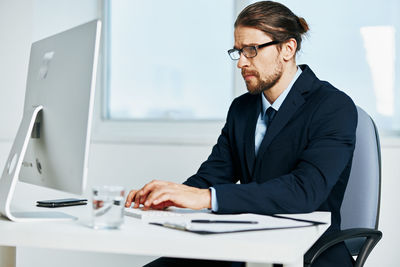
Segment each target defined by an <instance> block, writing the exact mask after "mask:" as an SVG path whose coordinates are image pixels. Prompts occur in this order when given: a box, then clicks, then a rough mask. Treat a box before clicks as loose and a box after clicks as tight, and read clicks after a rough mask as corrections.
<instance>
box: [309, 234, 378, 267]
mask: <svg viewBox="0 0 400 267" xmlns="http://www.w3.org/2000/svg"><path fill="white" fill-rule="evenodd" d="M357 237H365V238H367V239H366V240H365V241H364V244H363V246H362V248H361V250H360V252H359V254H358V257H357V261H356V264H355V266H363V265H364V262H365V260H366V259H367V257H368V255H369V253H370V252H371V251H372V249H373V248H374V247H375V245H376V244H377V243H378V242H379V240H380V239H381V238H382V232H381V231H379V230H375V229H369V228H352V229H346V230H341V231H338V232H334V233H332V234H328V235H326V236H323V237H322V238H320V239H319V240H318V241H317V242H316V243H315V244H314V245H313V246H312V247H311V248H310V249H309V250H308V251H307V253H306V254H305V255H304V266H305V267H307V266H311V264H312V263H313V262H314V261H315V260H316V259H317V258H318V256H319V255H321V253H322V252H324V251H325V250H327V249H328V248H330V247H332V246H334V245H336V244H338V243H340V242H343V241H345V240H348V239H353V238H357Z"/></svg>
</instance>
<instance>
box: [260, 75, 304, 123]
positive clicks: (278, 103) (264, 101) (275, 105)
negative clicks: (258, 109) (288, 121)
mask: <svg viewBox="0 0 400 267" xmlns="http://www.w3.org/2000/svg"><path fill="white" fill-rule="evenodd" d="M301 72H302V70H301V68H299V67H297V71H296V74H295V75H294V77H293V79H292V81H291V82H290V84H289V85H288V87H287V88H286V89H285V91H283V92H282V93H281V94H280V95H279V97H278V98H277V99H276V100H275V102H274V103H272V105H271V104H270V103H269V102H268V100H267V99H266V98H265V95H264V94H263V93H261V100H262V108H263V110H262V112H263V113H262V116H264V114H265V112H266V111H267V109H268V108H269V107H272V108H273V109H275V110H276V111H278V110H279V108H280V107H281V105H282V103H283V101H284V100H285V98H286V96H287V95H288V94H289V92H290V90H291V89H292V87H293V84H294V83H295V82H296V80H297V78H299V76H300V74H301Z"/></svg>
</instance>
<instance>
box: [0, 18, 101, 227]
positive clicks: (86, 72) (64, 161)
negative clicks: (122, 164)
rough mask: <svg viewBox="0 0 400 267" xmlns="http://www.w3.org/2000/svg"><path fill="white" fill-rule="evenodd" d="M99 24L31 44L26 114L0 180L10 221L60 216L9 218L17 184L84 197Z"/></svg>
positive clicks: (1, 203)
mask: <svg viewBox="0 0 400 267" xmlns="http://www.w3.org/2000/svg"><path fill="white" fill-rule="evenodd" d="M100 31H101V22H100V21H99V20H95V21H91V22H88V23H85V24H83V25H80V26H77V27H75V28H73V29H70V30H67V31H64V32H62V33H59V34H56V35H53V36H51V37H49V38H46V39H43V40H40V41H37V42H35V43H33V44H32V47H31V54H30V61H29V69H28V79H27V84H26V93H25V104H24V113H23V116H22V120H21V123H20V127H19V129H18V132H17V135H16V137H15V139H14V143H13V146H12V148H11V151H10V154H9V157H8V160H7V162H6V166H5V168H4V170H3V174H2V178H1V179H0V213H1V214H3V215H5V216H6V217H8V218H9V219H10V220H14V221H22V220H25V219H31V218H32V217H34V218H39V217H40V218H41V217H46V218H47V217H50V218H51V217H54V218H61V217H63V216H61V215H59V214H58V215H57V214H53V215H50V216H48V215H43V216H42V215H41V214H39V213H37V212H36V213H35V214H33V213H29V212H18V213H17V212H12V211H11V208H10V207H11V200H12V196H13V193H14V190H15V185H16V183H17V180H18V179H19V180H20V181H23V182H27V183H31V184H35V185H39V186H43V187H49V188H53V189H58V190H61V191H65V192H70V193H75V194H82V193H83V191H84V187H85V184H86V176H87V169H88V155H89V143H90V134H91V133H90V129H91V120H92V113H93V104H94V88H95V82H96V71H97V61H98V53H99V46H100Z"/></svg>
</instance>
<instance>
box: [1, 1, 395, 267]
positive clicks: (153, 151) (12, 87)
mask: <svg viewBox="0 0 400 267" xmlns="http://www.w3.org/2000/svg"><path fill="white" fill-rule="evenodd" d="M97 16H98V3H97V1H96V0H86V1H80V0H58V1H56V2H55V1H52V0H18V1H14V0H0V40H1V41H0V168H1V169H2V168H3V166H4V162H5V160H6V157H7V156H8V152H9V149H10V147H11V144H12V140H13V138H14V136H15V133H16V131H17V128H18V124H19V121H20V119H21V116H22V107H23V99H24V91H25V83H26V75H27V66H28V60H29V49H30V43H31V41H35V40H38V39H40V38H42V37H45V36H47V35H50V34H53V33H56V32H58V31H61V30H64V29H66V28H69V27H72V26H75V25H78V24H80V23H83V22H86V21H88V20H91V19H94V18H96V17H97ZM97 93H99V90H97ZM382 143H383V147H382V159H383V183H382V205H381V223H380V229H381V230H382V231H383V233H384V237H383V240H382V241H381V242H380V243H379V244H378V246H377V247H376V248H375V250H374V251H373V253H372V254H371V256H370V258H369V259H368V262H367V264H366V266H389V267H390V266H393V267H394V266H397V265H398V263H397V261H398V260H399V257H398V256H397V253H396V252H397V251H396V247H397V246H396V243H397V240H399V239H400V231H398V230H397V227H396V226H397V224H398V221H399V220H400V215H399V213H398V212H397V210H398V207H397V206H398V203H400V195H399V194H398V193H397V190H398V188H400V172H399V171H398V168H397V166H398V157H399V155H400V142H399V141H398V140H394V139H390V140H388V139H385V138H384V140H383V142H382ZM210 148H211V147H210V145H202V146H190V145H155V144H154V145H152V144H130V143H113V142H107V143H102V142H96V143H93V144H92V146H91V152H90V161H89V187H88V188H90V185H93V184H110V183H112V184H121V185H124V186H125V187H127V188H134V187H139V186H141V185H143V184H144V183H145V182H147V181H149V180H151V179H155V178H157V179H168V180H172V181H176V182H181V181H183V179H185V178H186V177H188V176H189V175H191V174H193V173H194V172H195V171H196V170H197V168H198V166H199V164H200V163H201V162H202V160H204V159H205V158H206V157H207V156H208V153H209V152H210ZM132 242H134V240H133V241H132ZM150 259H151V258H148V257H136V256H126V255H111V254H99V253H81V252H71V251H56V250H43V249H32V248H18V250H17V266H18V267H31V266H41V267H47V266H48V267H50V266H58V267H64V266H76V267H85V266H99V267H102V266H104V267H105V266H110V265H114V266H141V265H142V264H143V263H145V262H146V261H148V260H150Z"/></svg>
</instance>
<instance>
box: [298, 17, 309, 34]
mask: <svg viewBox="0 0 400 267" xmlns="http://www.w3.org/2000/svg"><path fill="white" fill-rule="evenodd" d="M298 19H299V24H300V26H301V28H302V29H303V31H302V33H306V32H308V30H309V29H310V28H309V27H308V24H307V22H306V20H305V19H304V18H302V17H298Z"/></svg>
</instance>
